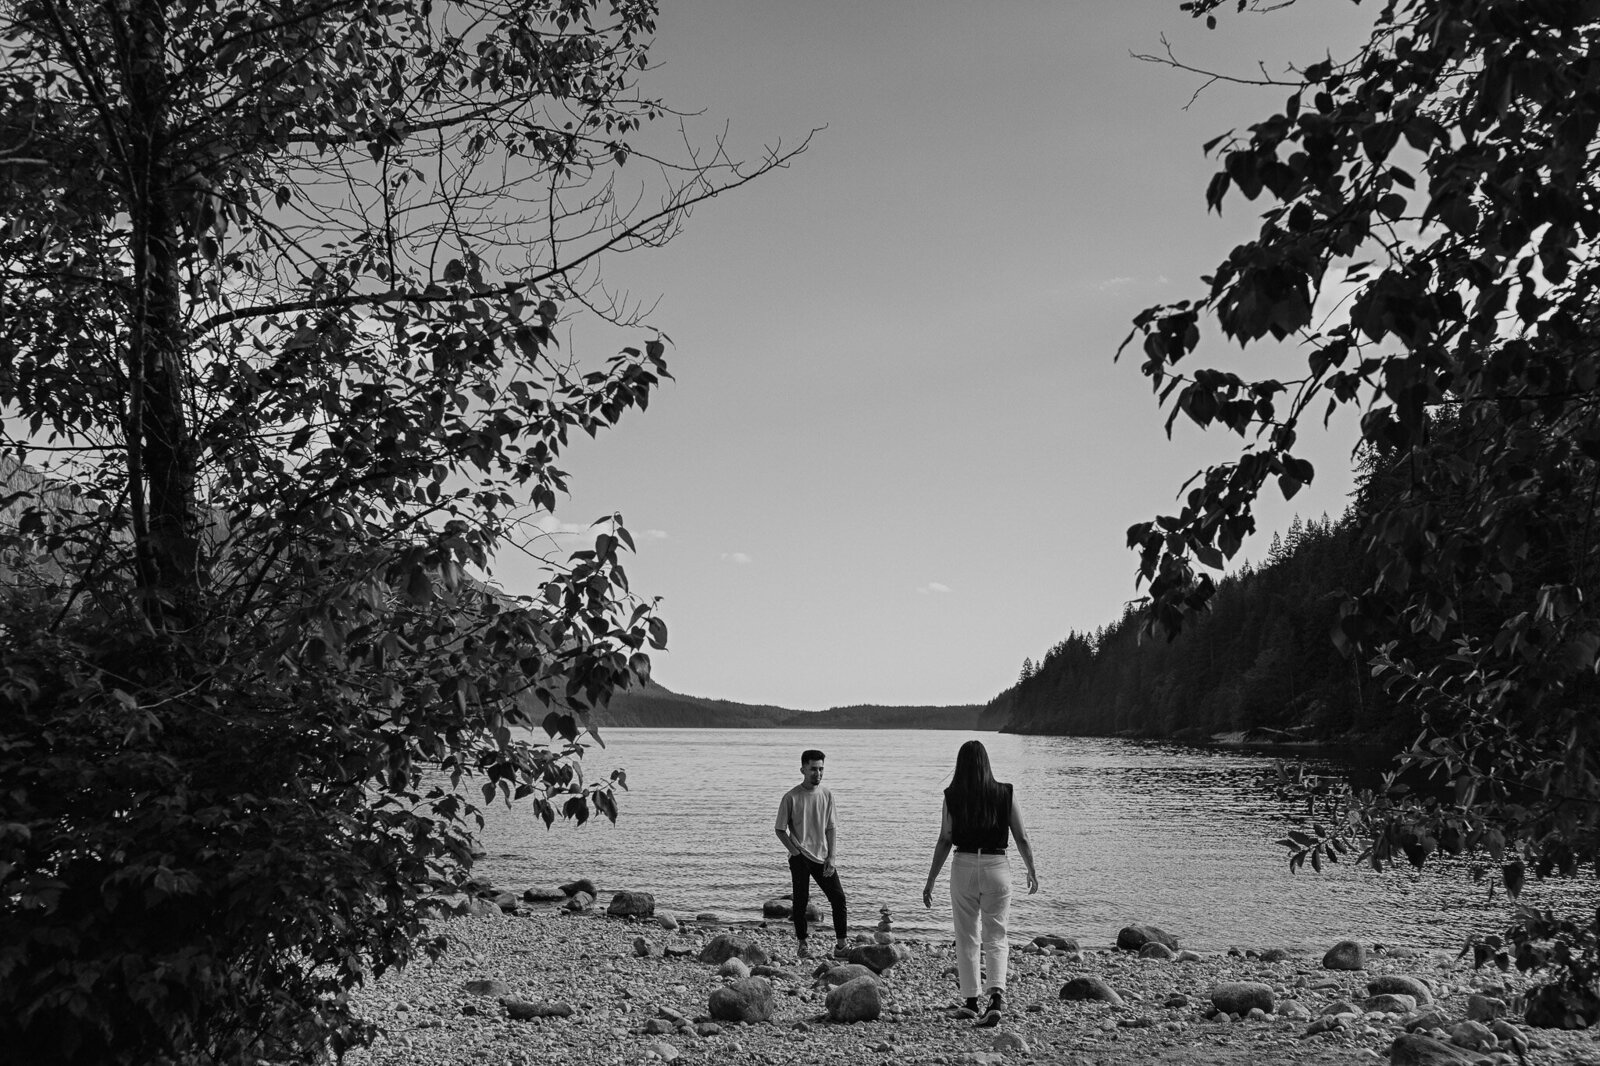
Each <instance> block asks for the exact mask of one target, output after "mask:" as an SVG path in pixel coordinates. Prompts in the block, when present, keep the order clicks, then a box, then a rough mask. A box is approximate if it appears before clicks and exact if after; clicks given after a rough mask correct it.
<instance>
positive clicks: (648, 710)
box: [593, 682, 993, 729]
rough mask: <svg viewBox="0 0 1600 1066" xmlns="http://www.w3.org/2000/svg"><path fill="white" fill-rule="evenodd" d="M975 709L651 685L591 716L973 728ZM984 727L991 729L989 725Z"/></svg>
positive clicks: (746, 724) (699, 725)
mask: <svg viewBox="0 0 1600 1066" xmlns="http://www.w3.org/2000/svg"><path fill="white" fill-rule="evenodd" d="M982 710H983V708H982V707H980V706H979V705H977V704H970V705H966V706H955V707H880V706H876V705H872V704H855V705H852V706H849V707H830V708H828V709H827V710H825V711H800V710H795V709H794V708H791V707H774V706H770V705H767V704H748V703H736V702H733V701H731V700H711V699H704V698H702V697H700V696H686V695H684V694H683V693H680V692H673V691H672V690H671V689H666V688H662V687H661V686H660V685H658V684H655V683H654V682H651V683H649V684H648V685H646V686H644V687H642V688H634V689H629V690H627V691H626V692H619V693H617V694H616V695H614V696H613V697H612V698H611V703H610V704H609V705H608V706H606V707H604V708H601V709H599V710H597V711H596V712H595V713H594V715H593V717H594V719H595V721H596V724H598V725H599V726H601V727H602V728H604V727H608V726H635V727H638V726H642V727H647V728H661V729H671V728H678V729H780V728H793V729H977V728H979V724H978V716H979V713H980V712H981V711H982ZM989 728H993V726H990V727H989Z"/></svg>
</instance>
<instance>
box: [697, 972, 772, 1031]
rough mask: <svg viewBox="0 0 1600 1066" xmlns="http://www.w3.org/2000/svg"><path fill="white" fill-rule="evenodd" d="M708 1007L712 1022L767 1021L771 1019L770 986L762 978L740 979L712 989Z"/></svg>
mask: <svg viewBox="0 0 1600 1066" xmlns="http://www.w3.org/2000/svg"><path fill="white" fill-rule="evenodd" d="M709 1007H710V1010H711V1017H712V1020H714V1021H719V1022H764V1021H767V1020H768V1019H770V1018H771V1017H772V985H771V983H770V982H768V981H767V980H766V979H765V978H763V977H741V978H739V979H737V980H734V981H730V982H728V983H727V984H725V985H723V986H722V987H721V988H716V989H713V990H712V992H711V999H710V1002H709Z"/></svg>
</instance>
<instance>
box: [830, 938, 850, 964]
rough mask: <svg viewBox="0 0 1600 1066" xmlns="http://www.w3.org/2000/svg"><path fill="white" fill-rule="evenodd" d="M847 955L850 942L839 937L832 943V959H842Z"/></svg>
mask: <svg viewBox="0 0 1600 1066" xmlns="http://www.w3.org/2000/svg"><path fill="white" fill-rule="evenodd" d="M848 954H850V941H849V940H847V939H845V938H844V937H840V938H839V939H838V940H836V941H834V944H833V957H834V958H836V959H842V958H844V957H845V956H846V955H848Z"/></svg>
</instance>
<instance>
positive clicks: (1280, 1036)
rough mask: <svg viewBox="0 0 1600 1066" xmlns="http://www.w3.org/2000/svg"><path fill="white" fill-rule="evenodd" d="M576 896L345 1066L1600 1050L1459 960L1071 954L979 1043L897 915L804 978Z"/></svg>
mask: <svg viewBox="0 0 1600 1066" xmlns="http://www.w3.org/2000/svg"><path fill="white" fill-rule="evenodd" d="M567 887H568V888H569V889H570V890H571V891H570V894H569V893H567V892H553V891H550V890H544V891H538V890H530V891H529V892H528V893H527V894H526V895H527V896H528V897H540V896H542V897H544V898H542V899H540V898H534V899H533V900H532V901H525V900H524V899H523V898H522V897H512V896H509V895H501V896H500V897H499V900H498V904H497V905H490V904H487V903H485V902H484V901H480V900H474V901H472V904H471V906H468V907H463V908H459V909H461V910H465V911H468V912H469V913H464V914H460V915H457V916H450V917H444V916H441V917H440V918H439V919H438V920H437V921H436V923H435V928H434V931H435V932H436V933H438V934H440V935H442V936H443V937H444V938H445V940H446V941H447V943H448V947H447V950H446V951H445V953H444V954H443V955H442V956H441V957H440V958H439V959H438V960H437V961H436V962H432V963H428V962H422V963H418V964H416V965H414V966H412V967H411V968H409V969H408V970H406V971H405V972H403V973H392V974H388V975H385V976H384V978H383V979H381V980H379V981H377V982H375V983H373V984H372V985H370V986H368V987H367V988H365V989H363V990H362V991H361V992H360V993H359V995H358V997H357V999H358V1001H359V1004H360V1007H361V1009H362V1011H363V1013H364V1014H365V1015H366V1016H367V1017H368V1018H370V1019H371V1020H373V1021H374V1022H376V1023H377V1024H378V1025H379V1026H381V1028H382V1029H383V1031H384V1035H383V1037H382V1038H381V1039H380V1040H379V1042H378V1043H377V1044H375V1045H374V1046H373V1047H372V1048H370V1049H366V1050H363V1051H359V1052H354V1053H352V1054H351V1055H349V1056H348V1057H347V1058H346V1062H348V1063H350V1064H352V1066H532V1064H535V1063H539V1064H546V1063H548V1064H562V1063H572V1064H578V1063H583V1064H586V1066H591V1064H592V1066H599V1064H610V1063H648V1062H661V1061H669V1062H679V1063H683V1064H688V1063H697V1062H717V1063H722V1062H730V1063H732V1062H738V1063H743V1062H751V1063H767V1064H797V1066H798V1064H806V1063H819V1064H821V1063H840V1062H852V1063H870V1064H874V1066H876V1064H899V1063H905V1064H913V1063H933V1064H948V1066H967V1064H972V1066H980V1064H987V1066H1002V1064H1012V1063H1016V1064H1021V1063H1029V1062H1039V1063H1067V1064H1072V1066H1091V1064H1104V1066H1117V1064H1129V1063H1146V1062H1162V1063H1195V1064H1199V1063H1208V1064H1209V1063H1222V1064H1230V1066H1231V1064H1238V1066H1244V1064H1246V1063H1251V1064H1255V1063H1260V1064H1269V1066H1270V1064H1289V1063H1296V1064H1301V1063H1309V1064H1323V1063H1328V1064H1332V1063H1360V1062H1395V1063H1418V1064H1433V1063H1439V1064H1467V1063H1478V1064H1482V1066H1502V1064H1505V1066H1509V1064H1512V1063H1534V1064H1543V1063H1552V1064H1554V1063H1562V1064H1565V1063H1591V1064H1600V1042H1597V1040H1596V1038H1595V1036H1593V1035H1591V1034H1590V1033H1587V1032H1566V1031H1561V1030H1551V1029H1536V1028H1530V1027H1528V1026H1526V1025H1525V1024H1523V1022H1522V1020H1521V1017H1520V1013H1519V1011H1520V1006H1521V998H1522V994H1523V992H1524V990H1525V988H1526V982H1525V979H1524V978H1523V977H1521V976H1520V975H1517V974H1514V973H1513V974H1510V975H1506V974H1501V973H1500V972H1498V971H1496V970H1482V971H1475V970H1473V969H1472V968H1471V967H1470V965H1469V964H1468V963H1467V962H1466V961H1464V960H1458V959H1456V958H1455V957H1454V956H1453V954H1446V953H1425V952H1417V951H1409V950H1403V949H1395V950H1388V951H1386V950H1384V949H1383V948H1381V947H1378V946H1373V945H1363V944H1360V943H1357V942H1355V941H1350V942H1345V943H1342V944H1340V945H1330V947H1329V950H1328V951H1327V952H1326V953H1314V952H1296V951H1290V950H1286V949H1283V948H1276V947H1274V946H1272V945H1241V946H1239V947H1238V948H1234V949H1230V951H1229V952H1227V953H1209V954H1201V953H1197V952H1193V951H1188V950H1185V949H1183V947H1182V946H1181V942H1180V941H1179V940H1178V938H1176V937H1172V936H1169V935H1168V934H1166V933H1165V932H1163V931H1161V930H1158V929H1154V928H1153V927H1148V926H1140V925H1131V926H1130V927H1129V928H1127V929H1124V930H1123V931H1122V933H1121V934H1120V935H1119V937H1118V940H1119V943H1120V944H1121V946H1120V947H1118V946H1115V945H1109V944H1108V945H1090V944H1085V945H1081V946H1080V945H1078V944H1077V942H1076V941H1075V940H1073V938H1072V937H1070V936H1068V935H1065V933H1064V934H1062V935H1057V936H1049V937H1040V938H1037V941H1036V942H1025V943H1023V942H1014V943H1013V947H1012V952H1011V973H1010V979H1009V984H1010V990H1009V993H1008V999H1009V1003H1008V1009H1007V1011H1006V1013H1005V1015H1004V1016H1003V1018H1002V1019H1001V1021H1000V1024H999V1025H997V1026H994V1027H990V1028H985V1027H982V1026H980V1025H978V1024H976V1021H977V1019H975V1018H974V1017H973V1016H972V1015H971V1014H970V1013H968V1012H965V1011H962V1010H960V1009H958V1002H957V990H956V983H955V976H954V974H955V952H954V947H953V945H952V944H951V943H950V942H949V941H948V940H937V939H935V940H923V939H915V938H909V937H908V938H901V937H899V936H897V935H896V934H895V933H893V932H892V923H891V921H890V920H889V919H888V916H885V918H884V920H883V921H882V922H881V923H880V924H881V925H884V926H890V931H884V932H881V933H880V932H874V931H869V932H866V933H864V934H860V935H858V936H857V937H856V938H855V941H854V942H853V943H852V944H851V946H850V949H849V950H848V951H847V952H846V953H845V955H846V957H845V958H840V959H833V958H830V959H826V960H800V959H798V958H797V957H796V954H795V942H794V939H793V936H792V933H791V931H790V930H789V928H788V923H787V922H785V921H782V920H781V919H774V920H772V921H769V922H764V923H760V924H745V925H736V924H731V923H727V922H723V921H721V920H719V919H718V918H717V916H715V915H709V914H706V915H699V916H693V915H681V914H680V915H665V914H657V913H655V912H654V902H653V900H652V899H651V897H650V896H649V895H648V894H647V893H642V892H640V893H627V892H619V893H615V894H612V895H611V898H610V901H609V903H608V904H607V905H606V906H605V908H604V911H609V912H611V913H609V914H607V913H604V912H603V911H602V909H601V906H600V903H599V902H597V901H595V900H594V898H593V895H591V894H590V893H588V892H581V889H582V888H587V887H590V886H578V885H574V886H567ZM580 893H581V894H580ZM585 897H588V898H585ZM867 917H868V920H869V923H870V918H871V916H870V912H869V915H868V916H867ZM869 928H870V926H869ZM827 932H828V931H827V930H826V929H820V928H819V929H818V938H819V939H818V940H817V943H819V944H825V943H828V940H826V939H822V937H823V935H824V934H825V933H827ZM846 1019H859V1020H853V1021H852V1020H846Z"/></svg>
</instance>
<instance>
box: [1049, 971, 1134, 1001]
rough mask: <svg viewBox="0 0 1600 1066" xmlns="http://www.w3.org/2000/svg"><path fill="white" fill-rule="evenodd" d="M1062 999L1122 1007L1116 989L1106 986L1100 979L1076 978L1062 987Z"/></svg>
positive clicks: (1091, 977) (1089, 977) (1090, 977)
mask: <svg viewBox="0 0 1600 1066" xmlns="http://www.w3.org/2000/svg"><path fill="white" fill-rule="evenodd" d="M1061 998H1062V999H1065V1000H1072V1001H1076V1002H1082V1003H1109V1004H1111V1005H1112V1006H1113V1007H1120V1006H1122V997H1121V996H1119V995H1117V992H1116V989H1114V988H1112V987H1111V986H1110V985H1108V984H1106V983H1105V982H1104V981H1102V980H1101V979H1100V978H1098V977H1093V976H1088V975H1085V976H1081V977H1074V978H1072V979H1071V980H1070V981H1068V982H1067V983H1066V984H1064V985H1062V986H1061Z"/></svg>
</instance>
